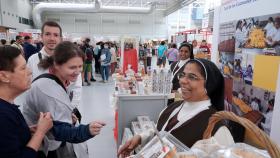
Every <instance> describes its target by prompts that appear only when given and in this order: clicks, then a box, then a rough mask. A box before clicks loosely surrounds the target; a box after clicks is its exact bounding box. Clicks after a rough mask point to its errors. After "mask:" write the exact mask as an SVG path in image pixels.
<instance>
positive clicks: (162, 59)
mask: <svg viewBox="0 0 280 158" xmlns="http://www.w3.org/2000/svg"><path fill="white" fill-rule="evenodd" d="M166 53H167V47H166V46H165V42H164V41H161V42H160V45H159V47H158V61H157V65H158V66H159V67H160V68H161V66H162V65H163V67H165V63H166Z"/></svg>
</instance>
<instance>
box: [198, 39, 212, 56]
mask: <svg viewBox="0 0 280 158" xmlns="http://www.w3.org/2000/svg"><path fill="white" fill-rule="evenodd" d="M199 51H200V52H202V53H204V54H210V49H209V47H208V46H207V42H206V40H202V41H201V44H200V47H199Z"/></svg>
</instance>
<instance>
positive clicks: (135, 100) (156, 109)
mask: <svg viewBox="0 0 280 158" xmlns="http://www.w3.org/2000/svg"><path fill="white" fill-rule="evenodd" d="M116 97H117V102H116V115H117V116H116V129H115V130H117V144H118V146H119V145H120V144H121V140H122V135H123V130H124V128H125V127H130V126H131V122H132V121H135V119H136V117H137V116H139V115H146V116H149V117H150V119H151V120H153V121H155V122H156V121H157V119H158V116H159V113H160V112H161V111H162V110H163V109H164V107H165V106H166V105H167V95H163V94H158V95H156V94H152V95H136V94H134V95H116Z"/></svg>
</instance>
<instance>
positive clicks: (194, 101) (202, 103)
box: [118, 59, 224, 156]
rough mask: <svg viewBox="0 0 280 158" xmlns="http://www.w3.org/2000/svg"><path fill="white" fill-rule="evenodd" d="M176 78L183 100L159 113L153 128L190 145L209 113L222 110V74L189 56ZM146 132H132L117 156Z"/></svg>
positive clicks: (142, 139) (199, 136)
mask: <svg viewBox="0 0 280 158" xmlns="http://www.w3.org/2000/svg"><path fill="white" fill-rule="evenodd" d="M178 77H179V83H180V86H181V89H182V97H183V101H177V102H174V103H173V104H171V105H169V106H167V107H166V108H165V109H164V110H163V111H162V112H161V113H160V115H159V119H158V121H157V129H158V130H159V131H167V132H169V133H171V134H172V135H173V136H175V137H176V138H177V139H178V140H179V141H181V142H182V143H183V144H185V145H186V146H188V147H191V146H192V145H193V144H194V143H195V142H196V141H198V140H200V139H202V136H203V133H204V131H205V129H206V127H207V124H208V120H209V118H210V117H211V115H212V114H214V113H215V112H217V111H221V110H224V77H223V75H222V74H221V72H220V71H219V69H218V68H217V66H216V65H215V64H214V63H212V62H211V61H208V60H205V59H190V60H189V61H188V62H187V63H186V66H185V68H184V71H183V72H181V73H179V74H178ZM150 135H151V134H150V133H148V132H143V133H141V134H140V135H135V136H134V137H133V138H132V139H130V140H128V141H127V142H126V143H125V144H124V145H123V146H121V148H120V149H119V151H118V155H123V156H127V155H129V153H130V152H131V151H132V150H133V149H134V148H136V147H137V146H138V145H140V144H142V145H144V144H145V143H146V142H147V141H148V138H149V137H150Z"/></svg>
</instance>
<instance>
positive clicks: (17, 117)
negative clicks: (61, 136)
mask: <svg viewBox="0 0 280 158" xmlns="http://www.w3.org/2000/svg"><path fill="white" fill-rule="evenodd" d="M30 85H31V71H30V70H29V69H28V68H27V66H26V61H25V59H24V57H23V55H22V54H21V51H20V50H19V49H17V48H15V47H12V46H0V126H1V127H2V129H1V130H0V140H1V141H0V157H1V158H36V157H37V151H38V149H39V147H40V145H41V143H42V140H43V138H44V136H45V134H46V133H47V132H48V130H49V129H51V128H52V126H53V123H52V122H53V121H52V118H51V115H50V113H41V112H38V113H36V116H37V117H36V118H34V119H35V120H36V122H37V126H36V128H32V131H33V133H32V134H31V132H30V130H31V129H30V128H29V127H28V125H27V124H26V122H25V120H24V118H23V116H22V114H21V112H20V110H19V106H18V105H15V104H14V99H15V98H16V97H17V96H19V95H20V94H22V93H23V92H24V91H26V90H27V89H29V88H30Z"/></svg>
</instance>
